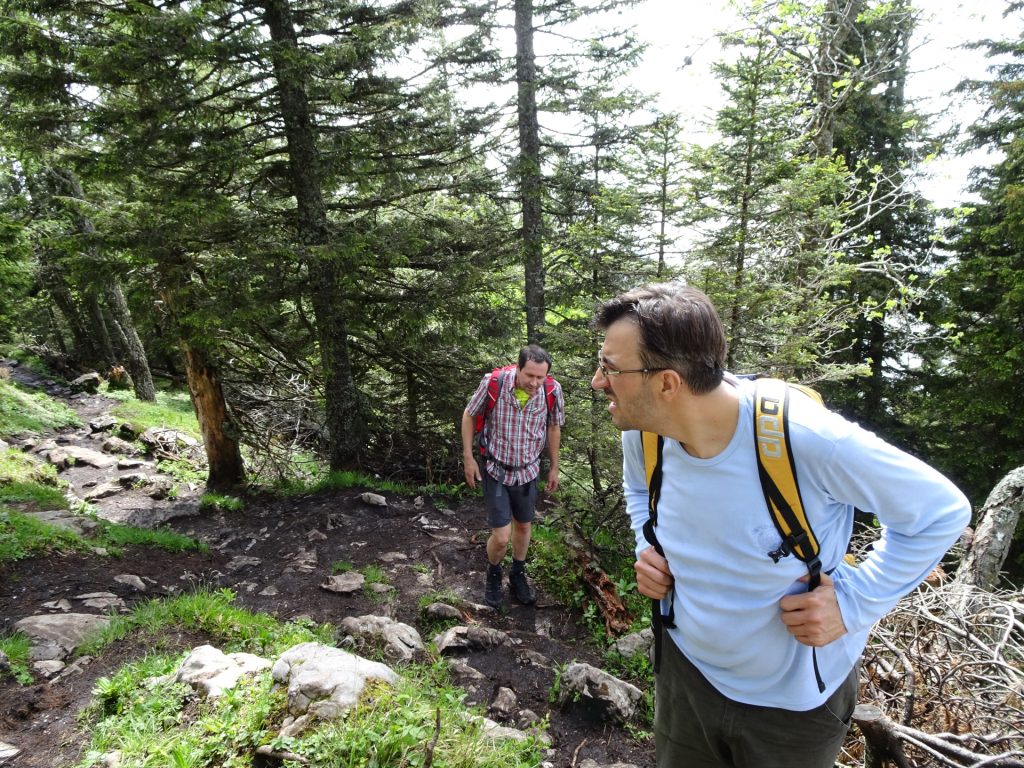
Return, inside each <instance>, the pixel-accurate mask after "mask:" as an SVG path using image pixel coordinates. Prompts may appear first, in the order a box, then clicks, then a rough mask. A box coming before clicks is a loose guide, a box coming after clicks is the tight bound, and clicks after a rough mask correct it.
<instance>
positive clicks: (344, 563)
mask: <svg viewBox="0 0 1024 768" xmlns="http://www.w3.org/2000/svg"><path fill="white" fill-rule="evenodd" d="M353 568H355V566H354V565H352V563H350V562H349V561H348V560H335V561H334V562H333V563H331V573H348V572H349V571H351V570H352V569H353Z"/></svg>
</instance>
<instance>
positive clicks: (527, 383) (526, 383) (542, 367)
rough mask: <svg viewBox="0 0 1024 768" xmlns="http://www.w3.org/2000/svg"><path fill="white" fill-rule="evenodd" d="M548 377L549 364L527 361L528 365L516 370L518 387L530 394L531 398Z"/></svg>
mask: <svg viewBox="0 0 1024 768" xmlns="http://www.w3.org/2000/svg"><path fill="white" fill-rule="evenodd" d="M547 375H548V364H547V363H538V362H537V361H535V360H527V361H526V365H524V366H523V367H522V368H517V369H516V387H518V388H519V389H521V390H523V391H524V392H528V393H529V395H530V397H533V393H534V392H536V391H537V390H538V389H539V388H540V387H541V385H542V384H543V383H544V379H546V378H547Z"/></svg>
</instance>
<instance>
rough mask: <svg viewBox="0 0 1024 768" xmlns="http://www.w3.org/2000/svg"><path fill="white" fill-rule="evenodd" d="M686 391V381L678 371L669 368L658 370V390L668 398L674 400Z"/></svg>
mask: <svg viewBox="0 0 1024 768" xmlns="http://www.w3.org/2000/svg"><path fill="white" fill-rule="evenodd" d="M686 391H688V390H687V387H686V382H685V381H683V377H682V376H680V375H679V372H678V371H673V370H671V369H669V370H667V371H659V372H658V392H659V393H660V394H661V396H662V397H664V398H665V399H666V400H674V399H676V398H678V397H679V396H680V395H681V394H683V393H684V392H686Z"/></svg>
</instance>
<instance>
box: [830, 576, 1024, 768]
mask: <svg viewBox="0 0 1024 768" xmlns="http://www.w3.org/2000/svg"><path fill="white" fill-rule="evenodd" d="M861 681H862V689H861V697H860V700H861V702H865V703H866V704H867V706H862V707H859V708H858V710H859V711H858V713H857V715H856V716H855V722H857V723H858V725H859V726H860V728H859V730H860V731H861V733H862V734H863V735H864V736H865V737H866V738H867V739H868V745H867V746H868V748H867V754H866V755H865V756H864V762H863V763H861V761H860V759H858V757H857V756H856V755H853V754H851V752H850V750H847V753H846V755H845V757H846V758H850V759H852V760H853V762H851V763H849V764H851V765H861V764H863V765H865V766H867V767H868V768H876V767H880V766H883V765H889V764H892V765H896V766H898V767H899V768H903V766H907V767H908V768H909V767H910V766H943V767H945V766H950V767H960V766H973V767H975V768H981V766H986V768H996V766H1002V767H1004V768H1006V767H1008V766H1018V767H1020V768H1024V601H1022V599H1021V595H1020V593H1007V592H1003V593H998V592H989V591H984V590H981V589H978V588H977V587H974V586H971V585H969V584H964V583H962V582H959V581H953V582H950V583H948V584H945V585H942V586H938V587H929V586H923V587H922V588H921V589H920V590H918V591H916V592H914V593H913V594H911V595H909V596H908V597H906V598H904V599H903V600H902V601H901V602H900V603H899V605H897V607H896V608H895V609H893V611H892V612H891V613H890V614H889V615H888V616H887V617H886V618H885V619H884V620H882V621H881V622H879V624H878V625H877V626H876V627H875V629H874V630H873V632H872V636H871V639H870V641H869V643H868V647H867V649H866V650H865V652H864V657H863V668H862V671H861ZM874 708H877V709H874Z"/></svg>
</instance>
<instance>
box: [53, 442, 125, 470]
mask: <svg viewBox="0 0 1024 768" xmlns="http://www.w3.org/2000/svg"><path fill="white" fill-rule="evenodd" d="M63 450H64V451H66V452H67V454H68V455H69V456H70V457H71V458H72V459H74V460H75V463H77V464H88V465H89V466H90V467H95V468H96V469H107V468H109V467H112V466H114V465H115V464H117V459H116V458H114V457H113V456H108V455H107V454H105V453H101V452H100V451H94V450H92V449H91V448H82V447H81V446H78V445H65V446H63Z"/></svg>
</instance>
